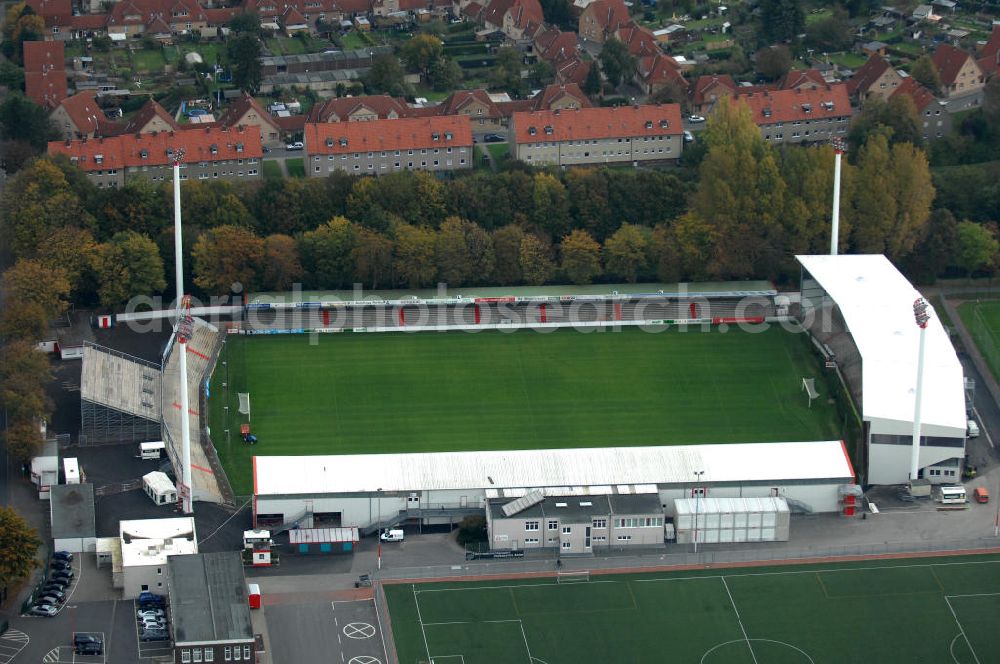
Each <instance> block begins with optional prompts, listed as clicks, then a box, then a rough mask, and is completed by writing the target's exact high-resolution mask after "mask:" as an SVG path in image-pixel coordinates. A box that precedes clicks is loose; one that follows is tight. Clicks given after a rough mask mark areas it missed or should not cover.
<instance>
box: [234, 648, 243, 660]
mask: <svg viewBox="0 0 1000 664" xmlns="http://www.w3.org/2000/svg"><path fill="white" fill-rule="evenodd" d="M240 659H242V658H241V657H240V647H239V646H233V661H234V662H238V661H240Z"/></svg>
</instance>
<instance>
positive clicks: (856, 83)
mask: <svg viewBox="0 0 1000 664" xmlns="http://www.w3.org/2000/svg"><path fill="white" fill-rule="evenodd" d="M891 68H892V65H891V64H889V61H888V60H886V59H885V58H883V57H882V56H881V55H873V56H871V57H870V58H868V61H867V62H866V63H865V64H863V65H861V68H860V69H858V70H857V71H856V72H854V76H852V77H851V79H850V80H849V81H847V92H848V94H850V95H851V96H854V95H856V94H859V92H861V93H863V92H867V91H868V88H869V87H871V85H872V83H874V82H875V81H876V79H878V77H879V76H881V75H882V74H884V73H885V71H886V70H887V69H891Z"/></svg>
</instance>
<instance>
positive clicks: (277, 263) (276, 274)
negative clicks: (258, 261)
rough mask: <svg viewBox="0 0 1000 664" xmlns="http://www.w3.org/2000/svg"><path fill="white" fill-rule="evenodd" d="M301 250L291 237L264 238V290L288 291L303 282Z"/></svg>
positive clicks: (269, 236) (270, 236) (279, 235)
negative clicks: (300, 259)
mask: <svg viewBox="0 0 1000 664" xmlns="http://www.w3.org/2000/svg"><path fill="white" fill-rule="evenodd" d="M302 275H303V270H302V263H301V262H300V261H299V249H298V247H297V246H296V245H295V239H294V238H292V237H291V236H290V235H281V234H275V235H268V236H267V237H266V238H264V275H263V285H264V288H266V289H267V290H270V291H286V290H288V289H290V288H291V287H292V284H296V283H299V282H300V281H301V280H302Z"/></svg>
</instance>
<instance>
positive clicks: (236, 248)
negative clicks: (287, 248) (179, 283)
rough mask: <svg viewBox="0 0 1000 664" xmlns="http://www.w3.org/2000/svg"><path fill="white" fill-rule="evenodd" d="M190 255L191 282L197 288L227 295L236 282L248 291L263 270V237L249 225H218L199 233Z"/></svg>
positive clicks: (251, 288)
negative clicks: (191, 260) (192, 268)
mask: <svg viewBox="0 0 1000 664" xmlns="http://www.w3.org/2000/svg"><path fill="white" fill-rule="evenodd" d="M192 257H193V258H194V273H195V278H194V283H195V284H196V285H197V286H198V287H199V288H203V289H205V290H206V291H208V292H209V293H213V294H227V293H229V292H230V290H231V289H232V288H233V286H234V285H236V284H239V285H240V286H242V289H243V292H246V293H249V292H250V291H252V290H254V289H256V287H257V283H258V275H260V274H261V273H262V272H263V262H264V240H262V239H261V238H259V237H257V235H256V234H255V233H254V232H253V231H252V230H250V229H248V228H242V227H239V226H218V227H216V228H213V229H211V230H208V231H206V232H204V233H202V234H201V237H199V238H198V241H197V242H195V245H194V249H193V251H192Z"/></svg>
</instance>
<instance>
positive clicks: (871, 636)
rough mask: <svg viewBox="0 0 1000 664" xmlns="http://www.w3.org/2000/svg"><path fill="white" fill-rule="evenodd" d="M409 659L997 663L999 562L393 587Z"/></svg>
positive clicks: (557, 663) (494, 663) (399, 635)
mask: <svg viewBox="0 0 1000 664" xmlns="http://www.w3.org/2000/svg"><path fill="white" fill-rule="evenodd" d="M384 588H385V594H386V600H387V602H388V605H389V611H390V616H391V619H392V631H393V637H394V641H395V644H396V651H397V654H398V655H399V661H400V662H403V663H406V664H410V663H417V662H429V661H433V662H434V664H524V663H526V662H533V663H536V664H537V663H538V662H544V663H545V664H605V663H606V662H622V663H624V662H628V664H647V663H648V664H654V663H655V664H662V663H664V662H678V663H683V664H688V663H690V664H699V663H700V664H754V663H757V664H845V663H847V662H850V663H859V664H860V663H866V664H867V663H875V662H879V663H885V664H903V663H904V662H905V663H906V664H921V663H927V664H932V663H933V664H942V663H944V662H948V663H949V664H986V662H995V661H997V660H996V654H997V653H998V652H1000V630H998V629H996V624H997V621H998V620H1000V557H998V556H969V557H961V558H958V557H956V558H938V559H933V560H931V559H913V560H905V559H904V560H891V561H863V562H858V563H842V564H829V565H823V566H801V565H796V566H786V567H767V568H761V567H757V568H750V569H739V568H732V569H724V570H699V571H693V572H675V573H665V574H655V575H654V574H650V575H600V576H598V575H593V576H591V577H590V580H589V581H577V582H574V583H556V582H555V581H554V580H553V579H551V578H548V579H508V580H503V581H492V582H489V581H485V582H484V581H478V582H471V583H464V584H455V583H430V584H417V585H412V584H398V585H386V586H384Z"/></svg>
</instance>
